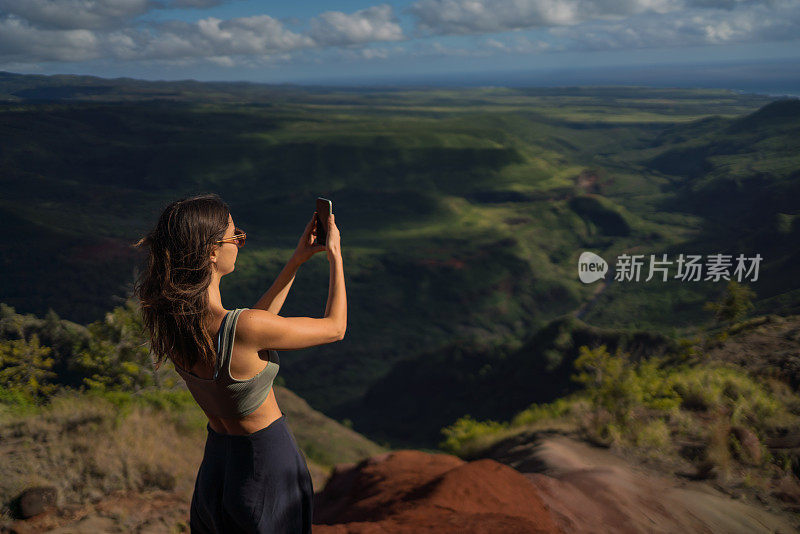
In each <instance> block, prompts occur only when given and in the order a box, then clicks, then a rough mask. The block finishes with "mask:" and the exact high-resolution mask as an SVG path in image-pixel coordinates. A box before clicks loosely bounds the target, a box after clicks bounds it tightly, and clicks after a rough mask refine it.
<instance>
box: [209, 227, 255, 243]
mask: <svg viewBox="0 0 800 534" xmlns="http://www.w3.org/2000/svg"><path fill="white" fill-rule="evenodd" d="M246 237H247V234H246V233H244V231H243V230H242V229H241V228H234V229H233V236H232V237H227V238H225V239H220V240H219V241H215V242H216V243H235V244H236V246H237V247H239V248H242V247H243V246H244V241H245V238H246Z"/></svg>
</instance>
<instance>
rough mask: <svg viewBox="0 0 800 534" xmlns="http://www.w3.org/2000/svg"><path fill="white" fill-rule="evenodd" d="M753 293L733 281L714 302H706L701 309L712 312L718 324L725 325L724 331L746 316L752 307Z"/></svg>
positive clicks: (754, 294) (746, 287)
mask: <svg viewBox="0 0 800 534" xmlns="http://www.w3.org/2000/svg"><path fill="white" fill-rule="evenodd" d="M755 296H756V293H755V291H753V290H752V289H750V288H749V287H748V286H744V285H742V284H740V283H738V282H736V281H735V280H731V281H729V282H728V285H727V286H726V288H725V293H724V294H723V295H722V297H721V298H720V299H719V300H718V301H716V302H706V304H705V305H704V306H703V309H705V310H708V311H713V312H714V316H715V318H716V320H717V322H718V323H720V324H723V325H725V330H726V331H727V330H729V329H730V327H731V326H733V325H734V324H735V323H737V322H738V321H740V320H741V319H742V318H744V316H745V315H747V312H748V311H749V310H751V309H752V308H753V307H754V306H753V302H752V299H753V298H754V297H755Z"/></svg>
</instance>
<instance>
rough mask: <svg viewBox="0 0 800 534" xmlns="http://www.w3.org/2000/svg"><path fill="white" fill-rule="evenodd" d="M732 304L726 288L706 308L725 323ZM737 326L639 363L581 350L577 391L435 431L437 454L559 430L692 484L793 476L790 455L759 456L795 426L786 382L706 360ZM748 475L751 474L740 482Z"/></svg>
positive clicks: (604, 350) (799, 466) (798, 422)
mask: <svg viewBox="0 0 800 534" xmlns="http://www.w3.org/2000/svg"><path fill="white" fill-rule="evenodd" d="M740 297H741V288H740V287H738V286H737V285H736V284H731V285H730V286H729V287H728V289H727V291H726V294H725V296H724V297H723V298H722V299H720V301H718V302H715V303H713V304H714V305H713V306H709V308H710V309H711V308H713V309H714V310H715V311H716V312H717V313H721V314H722V315H723V316H727V315H730V314H734V315H735V313H736V310H739V309H741V307H742V306H743V305H744V306H746V304H748V303H749V301H748V299H747V298H744V299H741V298H740ZM795 320H796V322H798V321H800V317H797V318H796V319H795ZM751 324H752V321H751ZM746 326H748V325H747V324H746V323H744V322H736V323H730V322H728V323H725V324H724V325H723V326H722V328H721V329H717V330H715V331H713V332H711V331H709V332H703V333H702V334H701V335H700V336H699V337H695V338H692V339H688V338H687V339H683V340H681V341H682V342H681V344H680V347H681V348H680V350H679V351H677V352H675V353H669V354H664V355H660V356H648V357H644V358H636V357H634V356H633V355H632V354H631V353H629V352H625V351H623V350H622V349H621V348H617V350H615V351H611V352H610V351H609V350H608V347H607V346H606V345H605V344H602V345H594V346H589V345H582V346H581V347H580V355H579V356H578V357H577V358H575V360H574V361H573V370H574V373H573V374H572V376H571V378H572V380H573V381H575V382H576V383H578V384H580V388H579V389H578V390H576V391H575V392H573V393H572V394H570V395H568V396H565V397H561V398H559V399H556V400H555V401H552V402H548V403H533V404H531V405H530V406H528V407H526V408H525V409H523V410H521V411H519V412H518V413H516V414H515V415H514V416H513V417H512V418H510V419H509V420H507V421H498V420H495V419H485V420H478V419H475V418H474V417H472V416H465V417H461V418H459V419H458V420H456V421H455V422H454V423H453V424H451V425H449V426H447V427H445V428H444V429H442V434H443V436H444V439H443V440H442V441H441V442H440V446H441V447H442V448H443V449H445V450H447V451H449V452H452V453H455V454H459V455H461V456H464V457H471V456H473V455H475V454H477V453H478V452H479V451H480V450H481V449H483V448H485V447H487V446H488V445H490V444H491V443H494V442H496V441H497V440H499V439H502V438H504V437H506V436H509V435H511V434H514V433H518V432H521V431H526V430H531V429H537V428H562V429H564V430H565V431H574V432H577V433H578V434H580V435H581V436H583V437H585V438H586V439H589V440H591V441H594V442H597V443H601V444H604V445H607V446H613V447H615V448H618V449H621V450H627V451H631V452H635V453H636V454H639V455H641V456H644V457H649V459H651V460H655V461H658V462H660V463H661V464H662V465H669V466H670V467H671V468H673V469H675V468H676V467H679V466H681V465H682V464H681V463H682V462H684V463H689V464H690V465H693V466H694V468H695V469H696V473H697V476H710V474H711V473H715V475H718V476H720V477H722V478H723V479H725V478H728V477H734V478H735V477H744V478H746V479H748V480H751V481H752V480H755V479H759V480H762V481H767V480H769V478H770V477H773V476H775V475H776V474H777V475H781V474H783V473H791V472H793V473H794V474H796V475H798V476H800V456H798V454H797V450H796V449H787V448H785V447H776V448H770V447H768V444H769V443H770V441H771V440H774V438H778V437H781V436H783V435H784V434H785V433H786V432H787V431H788V430H791V429H797V428H799V427H800V396H798V394H797V392H796V391H795V390H794V389H793V388H792V387H791V386H790V384H789V383H788V382H789V379H788V377H787V376H775V373H773V372H769V373H763V372H755V371H754V370H753V369H751V368H748V367H746V366H741V365H735V364H732V363H730V362H724V361H720V360H718V359H716V358H713V357H711V356H710V349H711V348H712V347H713V346H714V345H716V344H719V343H721V342H724V341H725V340H726V339H728V336H729V335H735V334H736V333H738V332H739V331H741V330H742V328H743V327H746ZM732 333H733V334H732ZM773 371H774V369H773ZM750 468H752V469H754V470H755V471H754V473H755V474H754V473H749V474H748V469H750ZM754 477H755V478H754Z"/></svg>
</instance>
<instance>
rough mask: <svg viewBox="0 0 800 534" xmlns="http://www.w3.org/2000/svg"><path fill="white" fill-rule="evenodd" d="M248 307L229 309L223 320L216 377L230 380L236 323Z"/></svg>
mask: <svg viewBox="0 0 800 534" xmlns="http://www.w3.org/2000/svg"><path fill="white" fill-rule="evenodd" d="M246 309H247V308H236V309H235V310H232V311H229V312H228V313H227V314H226V315H225V318H224V319H223V320H222V327H221V328H220V331H219V336H220V338H219V350H218V352H217V362H218V366H217V369H216V371H215V375H214V377H215V378H222V379H223V380H228V377H229V376H230V369H231V353H232V352H233V338H234V336H235V334H236V323H237V322H238V320H239V315H240V314H241V313H242V312H243V311H244V310H246Z"/></svg>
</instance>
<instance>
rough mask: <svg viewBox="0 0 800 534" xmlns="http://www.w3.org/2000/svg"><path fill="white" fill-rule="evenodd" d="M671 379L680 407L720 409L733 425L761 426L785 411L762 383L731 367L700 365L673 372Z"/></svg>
mask: <svg viewBox="0 0 800 534" xmlns="http://www.w3.org/2000/svg"><path fill="white" fill-rule="evenodd" d="M672 380H673V384H674V388H675V391H677V392H678V394H679V395H680V397H681V398H682V399H683V400H682V406H683V407H684V408H687V409H693V410H707V411H708V410H717V409H722V410H724V411H726V412H729V413H730V420H731V423H733V424H745V425H749V426H753V427H755V428H764V426H765V425H766V424H767V421H768V419H770V418H771V417H773V416H775V415H778V414H779V413H782V411H783V410H785V408H784V407H783V406H782V405H781V403H780V402H779V401H778V400H776V399H775V398H774V397H773V396H772V394H771V393H770V392H769V391H768V390H767V389H766V388H765V387H764V386H763V385H761V384H760V383H758V382H757V381H756V380H754V379H753V378H752V377H750V376H749V375H748V374H747V372H745V371H744V370H741V369H738V368H735V367H729V366H722V365H714V366H708V365H704V366H700V367H695V368H692V369H688V370H684V371H682V372H680V373H675V374H674V376H673V379H672Z"/></svg>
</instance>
